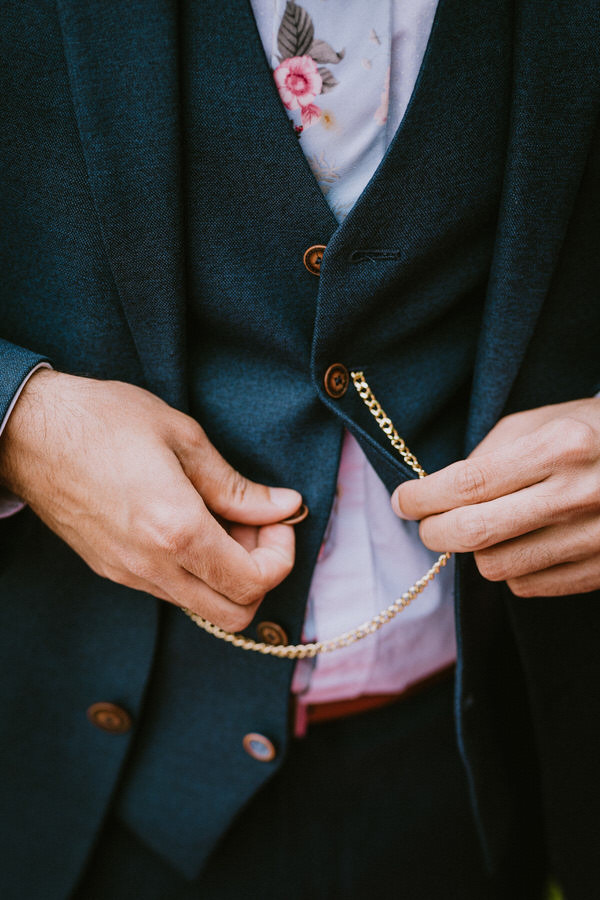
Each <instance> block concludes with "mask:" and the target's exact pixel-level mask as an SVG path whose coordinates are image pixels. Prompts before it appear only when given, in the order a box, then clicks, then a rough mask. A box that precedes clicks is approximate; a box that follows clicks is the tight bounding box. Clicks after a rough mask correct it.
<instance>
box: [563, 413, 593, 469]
mask: <svg viewBox="0 0 600 900" xmlns="http://www.w3.org/2000/svg"><path fill="white" fill-rule="evenodd" d="M556 425H557V429H556V430H557V437H558V440H560V448H561V457H562V459H563V460H565V461H566V462H569V463H577V462H581V461H583V460H586V459H589V457H590V456H591V455H592V454H593V453H594V451H595V450H597V444H598V438H597V435H596V433H595V431H594V429H593V428H592V426H591V425H589V424H588V423H587V422H582V421H580V420H579V419H573V418H571V417H566V418H564V419H560V420H559V422H557V423H556Z"/></svg>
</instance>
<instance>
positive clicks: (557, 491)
mask: <svg viewBox="0 0 600 900" xmlns="http://www.w3.org/2000/svg"><path fill="white" fill-rule="evenodd" d="M392 505H393V508H394V510H395V512H396V513H397V514H398V515H399V516H401V517H402V518H406V519H421V525H420V535H421V539H422V540H423V542H424V543H425V544H426V546H427V547H429V548H430V549H431V550H436V551H440V552H442V551H444V550H449V551H452V552H458V553H460V552H466V551H474V552H475V560H476V563H477V566H478V568H479V571H480V572H481V574H482V575H483V577H484V578H487V579H489V580H490V581H506V582H507V583H508V586H509V587H510V589H511V591H512V592H513V593H514V594H516V595H517V596H518V597H532V596H558V595H562V594H576V593H583V592H585V591H591V590H594V589H596V588H600V399H596V398H592V399H587V400H575V401H572V402H570V403H560V404H556V405H554V406H543V407H540V408H539V409H533V410H529V411H527V412H521V413H516V414H515V415H511V416H507V417H506V418H504V419H502V420H501V421H500V422H499V423H498V424H497V425H496V426H495V428H493V429H492V431H491V432H490V433H489V434H488V435H487V437H486V438H485V439H484V440H483V441H482V442H481V444H480V445H479V446H478V447H477V448H476V449H475V450H474V451H473V453H472V454H471V456H470V457H469V458H468V459H467V460H464V461H461V462H457V463H453V464H452V465H450V466H447V467H446V468H445V469H442V470H441V471H439V472H435V473H434V474H432V475H428V476H427V477H426V478H424V479H422V480H420V481H410V482H406V483H405V484H402V485H401V486H400V487H399V488H397V489H396V491H395V492H394V495H393V498H392Z"/></svg>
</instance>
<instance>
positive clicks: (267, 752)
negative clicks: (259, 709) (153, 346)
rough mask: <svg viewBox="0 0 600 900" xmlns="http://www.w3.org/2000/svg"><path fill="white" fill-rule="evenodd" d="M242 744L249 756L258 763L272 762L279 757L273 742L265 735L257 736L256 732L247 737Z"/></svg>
mask: <svg viewBox="0 0 600 900" xmlns="http://www.w3.org/2000/svg"><path fill="white" fill-rule="evenodd" d="M242 744H243V745H244V750H245V751H246V753H247V754H248V756H251V757H252V759H256V760H257V761H258V762H271V760H272V759H275V757H276V755H277V754H276V752H275V747H274V745H273V742H272V741H270V740H269V738H267V737H265V736H264V734H257V733H256V732H255V731H251V732H250V733H249V734H247V735H245V737H244V740H243V741H242Z"/></svg>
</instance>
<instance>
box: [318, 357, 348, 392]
mask: <svg viewBox="0 0 600 900" xmlns="http://www.w3.org/2000/svg"><path fill="white" fill-rule="evenodd" d="M323 384H324V385H325V390H326V391H327V393H328V394H329V396H330V397H333V398H334V400H338V399H339V398H340V397H343V396H344V394H345V393H346V391H347V390H348V385H349V384H350V375H349V374H348V369H347V368H346V366H343V365H342V364H341V363H334V364H333V365H332V366H329V368H328V369H327V371H326V372H325V376H324V378H323Z"/></svg>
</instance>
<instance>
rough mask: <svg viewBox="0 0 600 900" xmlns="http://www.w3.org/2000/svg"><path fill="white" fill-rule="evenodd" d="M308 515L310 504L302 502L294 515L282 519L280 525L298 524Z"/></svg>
mask: <svg viewBox="0 0 600 900" xmlns="http://www.w3.org/2000/svg"><path fill="white" fill-rule="evenodd" d="M307 515H308V506H307V505H306V503H301V504H300V506H299V507H298V509H297V510H296V512H295V513H294V514H293V515H291V516H288V517H287V519H282V520H281V522H280V523H279V524H280V525H297V524H298V522H304V520H305V518H306V517H307Z"/></svg>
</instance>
